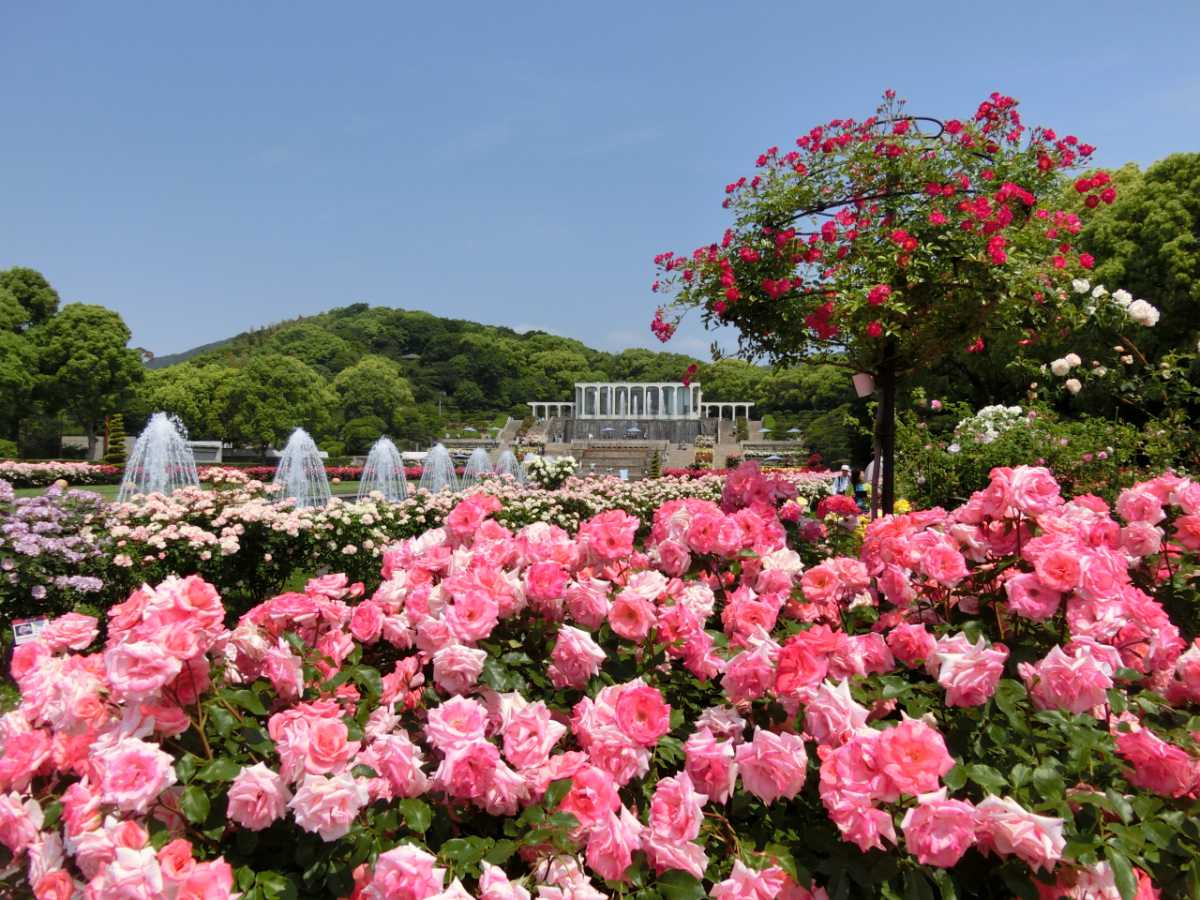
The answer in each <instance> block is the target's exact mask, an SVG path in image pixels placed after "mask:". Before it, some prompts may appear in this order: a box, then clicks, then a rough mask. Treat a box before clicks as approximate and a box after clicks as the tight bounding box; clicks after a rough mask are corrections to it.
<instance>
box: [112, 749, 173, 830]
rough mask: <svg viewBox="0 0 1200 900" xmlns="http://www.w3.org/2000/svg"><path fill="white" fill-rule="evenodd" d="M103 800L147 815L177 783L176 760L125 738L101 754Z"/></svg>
mask: <svg viewBox="0 0 1200 900" xmlns="http://www.w3.org/2000/svg"><path fill="white" fill-rule="evenodd" d="M96 762H97V764H98V766H99V769H100V797H101V800H102V801H103V802H104V803H109V804H112V805H113V806H116V807H117V808H118V809H120V810H123V811H125V812H135V813H144V812H145V811H146V810H147V809H149V808H150V804H151V803H153V802H154V800H155V798H156V797H158V795H159V794H161V793H162V792H163V791H164V790H166V789H167V788H169V787H170V786H171V785H173V784H174V783H175V767H174V762H175V760H174V759H173V758H172V757H171V755H170V754H169V753H164V752H163V751H162V750H161V749H160V748H159V747H158V746H157V745H156V744H148V743H146V742H145V741H143V740H140V739H138V738H132V737H127V738H122V739H121V740H120V741H118V742H117V743H116V744H115V745H114V746H112V747H110V748H109V749H107V750H105V751H103V752H102V753H100V754H98V755H97V757H96Z"/></svg>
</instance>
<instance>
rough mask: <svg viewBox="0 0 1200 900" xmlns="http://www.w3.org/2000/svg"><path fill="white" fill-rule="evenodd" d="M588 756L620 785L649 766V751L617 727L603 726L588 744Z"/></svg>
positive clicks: (642, 773)
mask: <svg viewBox="0 0 1200 900" xmlns="http://www.w3.org/2000/svg"><path fill="white" fill-rule="evenodd" d="M588 758H589V759H590V760H591V762H592V764H593V765H595V766H597V767H599V768H601V769H603V770H604V771H605V772H606V773H608V775H609V776H610V777H611V778H612V779H613V781H615V782H616V784H617V785H618V786H620V787H624V786H625V785H626V784H628V783H629V782H630V780H631V779H633V778H640V777H641V776H643V775H645V774H646V772H647V771H648V770H649V768H650V751H649V750H648V749H647V748H645V747H642V746H640V745H638V744H635V743H634V742H633V741H631V740H630V739H629V738H628V737H626V736H625V734H624V733H623V732H622V731H621V730H620V729H618V728H604V729H601V731H600V732H599V733H598V734H597V735H595V736H594V737H593V738H592V740H591V742H590V743H589V744H588Z"/></svg>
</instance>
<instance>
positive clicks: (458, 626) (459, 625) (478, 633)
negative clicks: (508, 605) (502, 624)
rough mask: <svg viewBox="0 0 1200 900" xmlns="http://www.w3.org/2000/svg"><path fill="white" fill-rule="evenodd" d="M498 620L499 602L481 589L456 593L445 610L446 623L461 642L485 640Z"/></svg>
mask: <svg viewBox="0 0 1200 900" xmlns="http://www.w3.org/2000/svg"><path fill="white" fill-rule="evenodd" d="M499 621H500V604H499V603H497V602H496V600H495V599H494V598H493V597H492V596H491V595H490V594H488V593H487V592H486V591H482V590H469V591H466V592H464V593H463V594H461V595H458V596H457V597H456V598H455V600H454V603H453V605H451V607H450V608H449V609H448V610H446V624H447V625H448V626H449V627H450V630H451V631H452V632H453V633H454V636H455V637H456V638H458V639H459V640H460V641H462V642H463V643H474V642H476V641H482V640H485V639H486V638H487V637H488V635H490V634H491V633H492V629H493V628H495V627H496V623H497V622H499Z"/></svg>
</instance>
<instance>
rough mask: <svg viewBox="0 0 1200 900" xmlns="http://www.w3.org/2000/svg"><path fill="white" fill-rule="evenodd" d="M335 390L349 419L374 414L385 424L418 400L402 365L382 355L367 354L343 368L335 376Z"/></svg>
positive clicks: (392, 420)
mask: <svg viewBox="0 0 1200 900" xmlns="http://www.w3.org/2000/svg"><path fill="white" fill-rule="evenodd" d="M333 390H334V392H335V393H336V394H337V396H338V401H339V402H340V403H341V408H342V414H343V416H344V418H345V419H346V421H347V422H349V421H351V420H353V419H360V418H364V417H368V416H372V417H375V418H377V419H380V420H382V421H383V422H384V423H385V428H387V427H390V426H391V425H392V424H393V423H395V422H397V421H399V418H400V416H401V415H402V411H403V410H405V409H407V408H409V407H411V406H412V405H413V404H414V403H415V402H416V401H415V400H414V398H413V392H412V388H411V387H410V386H409V384H408V382H407V381H406V380H405V379H404V376H403V375H401V374H400V367H399V366H397V365H396V364H395V363H394V362H392V361H391V360H389V359H385V358H384V357H382V356H364V357H363V358H362V359H361V360H359V361H358V362H356V363H355V364H354V365H352V366H350V368H348V369H343V370H342V371H341V372H339V373H338V374H337V377H336V378H334V379H333ZM378 436H379V433H378V432H377V433H376V437H378Z"/></svg>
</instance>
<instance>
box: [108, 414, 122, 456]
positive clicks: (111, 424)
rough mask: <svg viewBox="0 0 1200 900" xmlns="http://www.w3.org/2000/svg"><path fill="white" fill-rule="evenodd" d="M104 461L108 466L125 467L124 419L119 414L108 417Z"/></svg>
mask: <svg viewBox="0 0 1200 900" xmlns="http://www.w3.org/2000/svg"><path fill="white" fill-rule="evenodd" d="M104 461H105V462H106V463H108V464H109V465H113V466H123V465H125V417H124V416H123V415H121V414H120V413H117V414H116V415H114V416H109V417H108V434H107V437H106V440H105V447H104Z"/></svg>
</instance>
